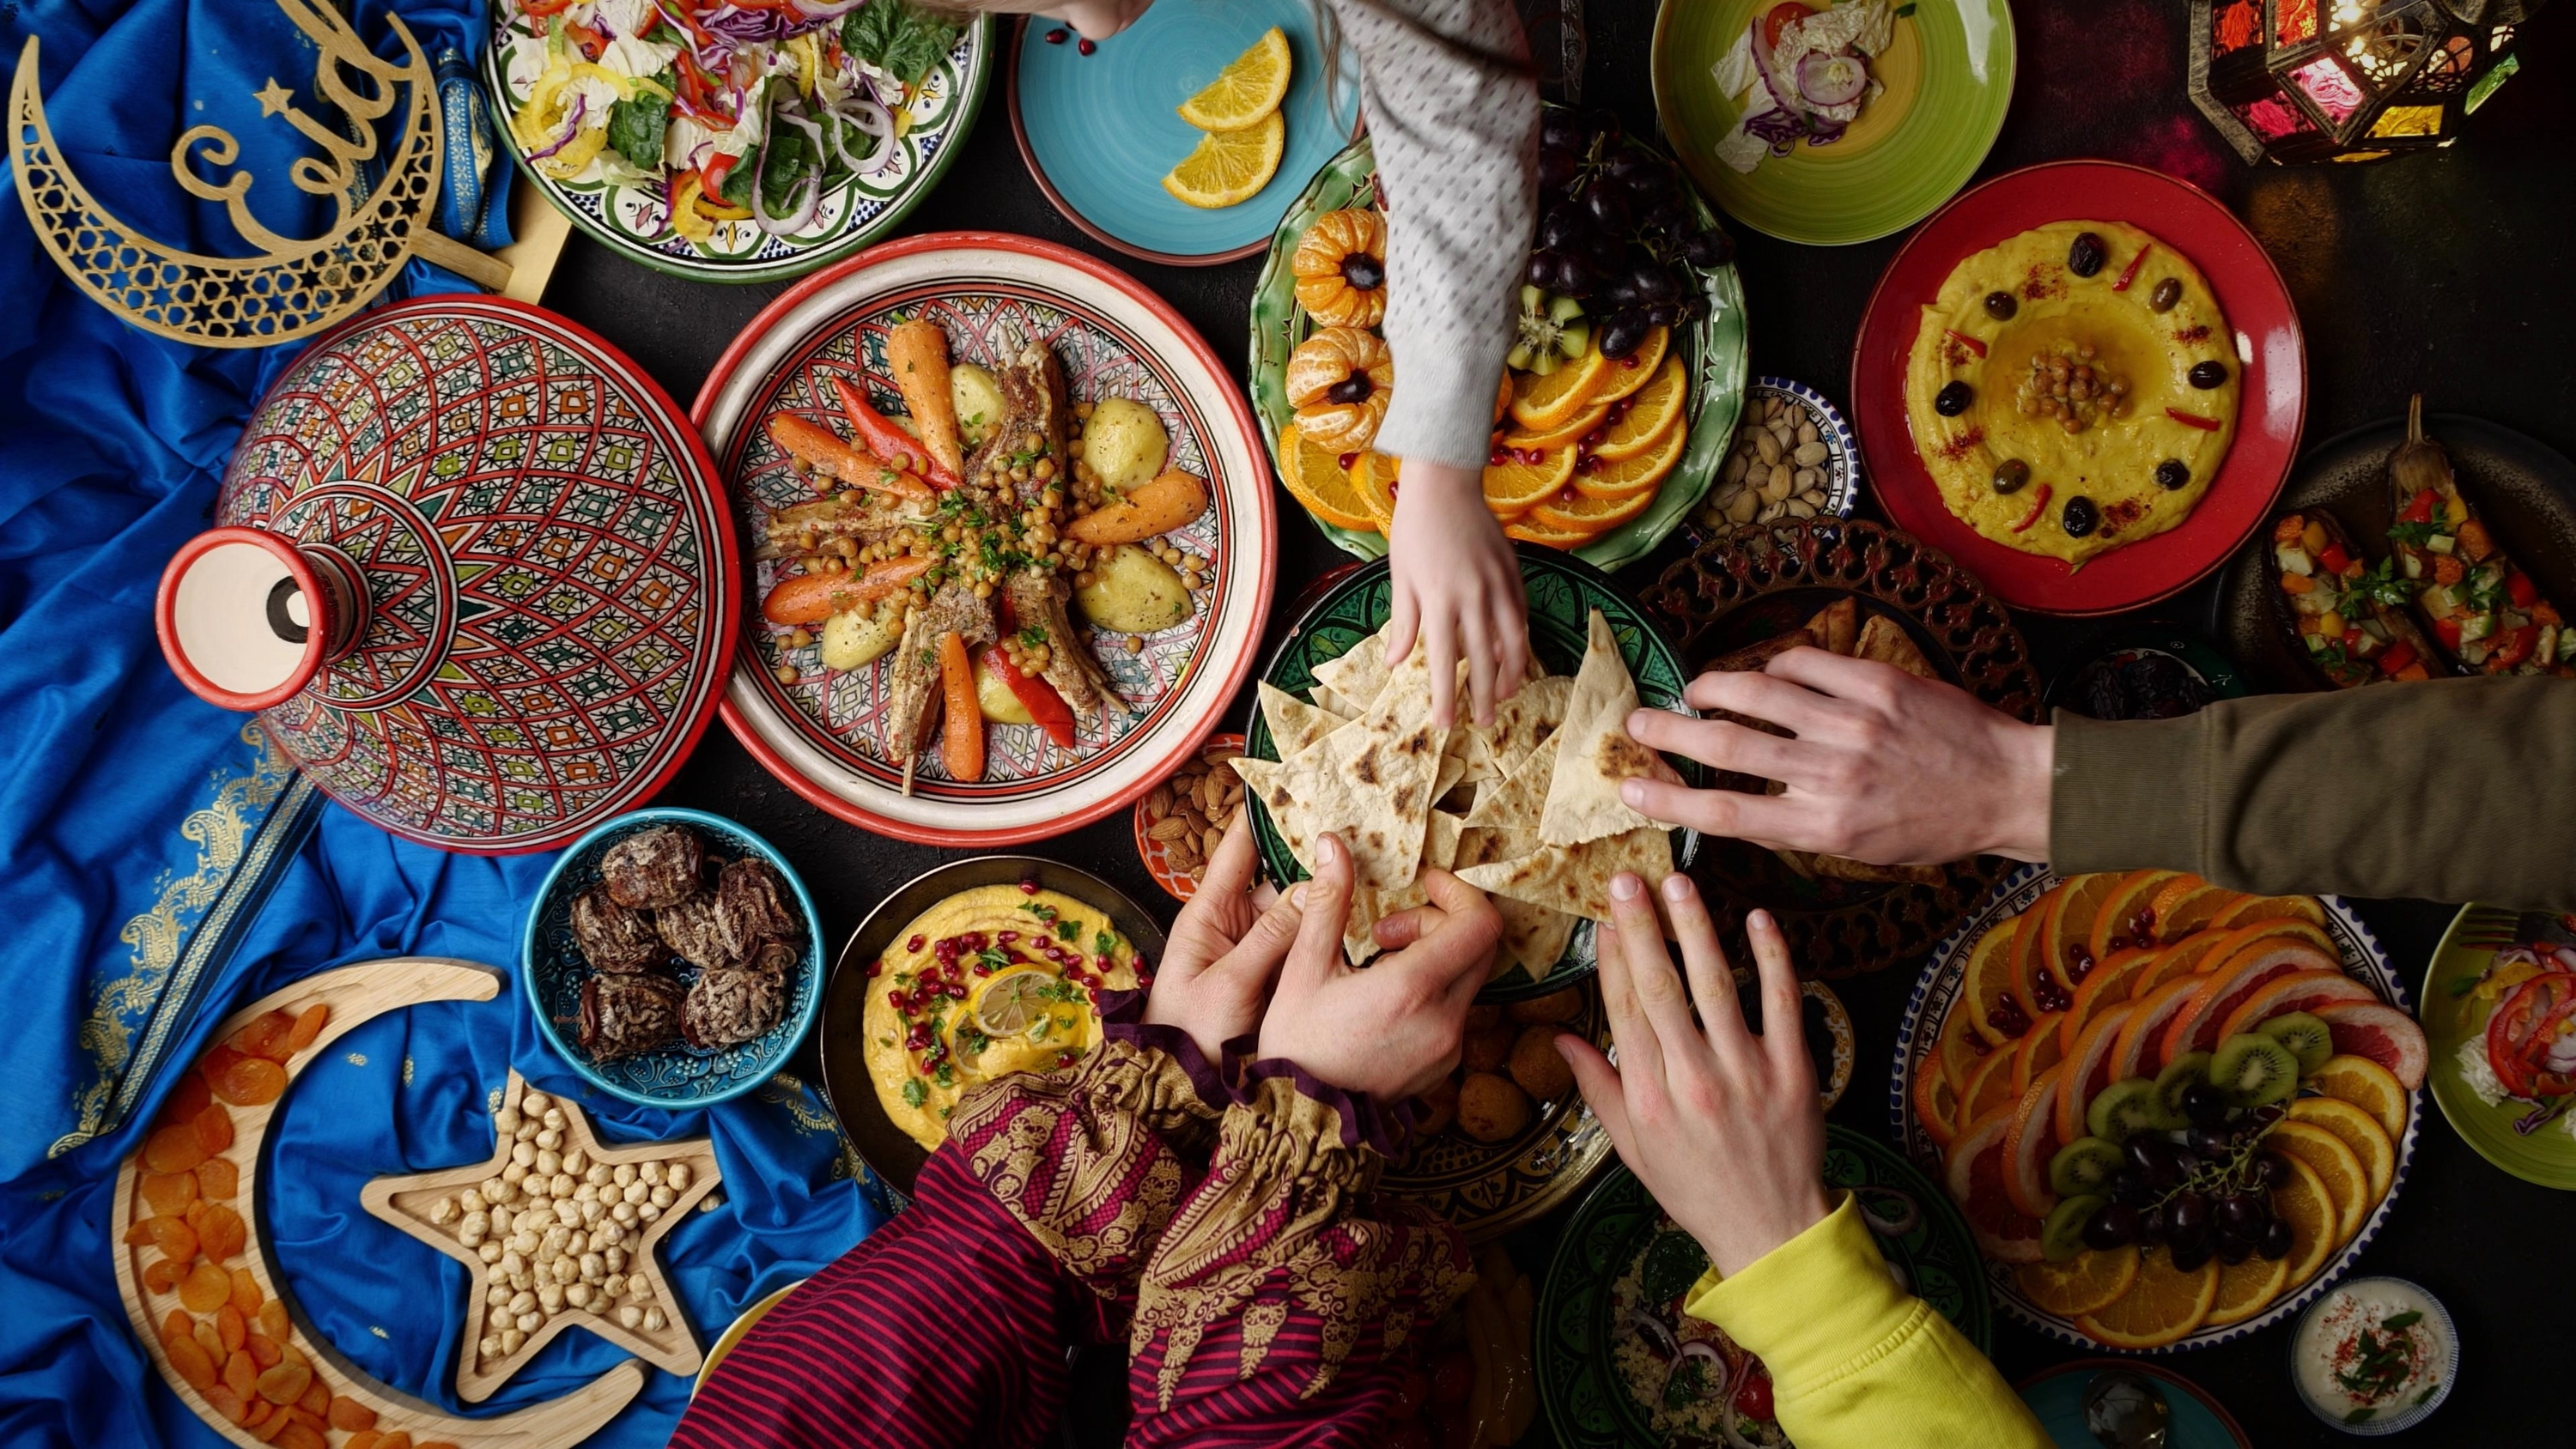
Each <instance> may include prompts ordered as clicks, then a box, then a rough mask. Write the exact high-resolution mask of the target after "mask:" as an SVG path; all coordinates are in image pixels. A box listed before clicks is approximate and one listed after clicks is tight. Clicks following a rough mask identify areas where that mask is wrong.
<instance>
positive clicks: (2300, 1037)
mask: <svg viewBox="0 0 2576 1449" xmlns="http://www.w3.org/2000/svg"><path fill="white" fill-rule="evenodd" d="M2254 1029H2255V1030H2256V1031H2258V1032H2261V1033H2262V1034H2263V1035H2265V1036H2268V1037H2270V1038H2271V1039H2272V1040H2274V1041H2276V1042H2279V1043H2280V1044H2281V1045H2283V1046H2285V1047H2288V1048H2289V1049H2290V1055H2292V1056H2294V1057H2297V1058H2298V1059H2299V1075H2300V1076H2302V1077H2309V1076H2314V1075H2316V1070H2317V1068H2319V1067H2322V1066H2324V1065H2325V1064H2326V1058H2328V1057H2330V1056H2333V1055H2334V1032H2333V1030H2332V1029H2330V1028H2329V1027H2327V1025H2326V1024H2325V1023H2324V1022H2322V1021H2319V1020H2317V1019H2316V1018H2315V1017H2313V1016H2310V1015H2308V1014H2307V1013H2306V1012H2304V1011H2291V1012H2284V1013H2282V1014H2281V1015H2279V1016H2276V1017H2273V1018H2272V1019H2271V1020H2269V1021H2267V1022H2265V1023H2263V1024H2262V1025H2261V1026H2258V1027H2256V1028H2254Z"/></svg>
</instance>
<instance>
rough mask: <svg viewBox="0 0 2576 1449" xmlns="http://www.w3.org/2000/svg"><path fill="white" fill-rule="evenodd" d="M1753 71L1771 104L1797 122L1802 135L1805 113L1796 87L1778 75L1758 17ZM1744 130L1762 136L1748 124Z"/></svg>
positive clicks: (1776, 64)
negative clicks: (1759, 79)
mask: <svg viewBox="0 0 2576 1449" xmlns="http://www.w3.org/2000/svg"><path fill="white" fill-rule="evenodd" d="M1753 69H1754V71H1755V72H1756V73H1758V74H1759V75H1760V76H1761V77H1762V88H1763V89H1764V90H1766V91H1769V92H1770V93H1771V104H1773V105H1775V106H1778V107H1779V108H1780V109H1781V110H1782V111H1785V112H1787V113H1788V115H1789V117H1790V119H1792V120H1795V121H1797V122H1798V123H1799V125H1800V130H1801V132H1802V133H1803V131H1804V127H1805V122H1806V113H1805V112H1804V111H1803V110H1802V109H1801V108H1800V107H1799V105H1798V99H1797V98H1798V90H1797V87H1795V86H1793V85H1791V84H1789V78H1788V77H1787V76H1784V75H1782V74H1780V65H1779V56H1778V54H1777V53H1776V52H1774V51H1773V50H1772V49H1771V41H1770V38H1769V37H1768V36H1766V35H1764V34H1763V27H1762V21H1761V19H1760V18H1759V17H1756V18H1755V19H1754V21H1753ZM1744 129H1745V130H1746V131H1747V132H1749V133H1751V134H1753V135H1756V136H1760V135H1761V134H1762V133H1761V132H1759V131H1756V130H1754V129H1753V127H1752V125H1751V124H1750V123H1748V124H1747V125H1746V126H1745V128H1744ZM1764 139H1766V140H1768V139H1769V138H1768V137H1765V138H1764ZM1793 139H1794V138H1793Z"/></svg>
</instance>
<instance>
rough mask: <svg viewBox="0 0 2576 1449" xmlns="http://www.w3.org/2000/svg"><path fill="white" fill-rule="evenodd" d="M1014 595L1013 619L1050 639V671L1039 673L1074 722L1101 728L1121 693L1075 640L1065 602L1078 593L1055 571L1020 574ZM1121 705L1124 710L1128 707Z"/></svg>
mask: <svg viewBox="0 0 2576 1449" xmlns="http://www.w3.org/2000/svg"><path fill="white" fill-rule="evenodd" d="M1010 593H1011V614H1012V617H1014V618H1016V619H1018V620H1019V623H1020V628H1021V629H1023V630H1028V629H1035V630H1038V631H1039V632H1040V633H1043V634H1044V635H1046V645H1047V658H1046V667H1045V668H1044V669H1041V670H1040V671H1038V672H1039V673H1040V674H1041V675H1043V676H1044V677H1045V679H1046V682H1047V683H1049V684H1052V685H1054V686H1055V692H1056V693H1058V694H1060V695H1063V696H1064V702H1065V707H1066V708H1068V709H1071V710H1072V711H1073V713H1074V716H1075V718H1077V719H1080V720H1081V721H1082V722H1083V723H1084V724H1089V725H1097V724H1099V723H1100V719H1101V713H1102V709H1103V706H1104V703H1105V702H1107V701H1113V700H1117V699H1118V692H1117V691H1116V690H1115V689H1113V688H1112V687H1111V686H1110V683H1109V675H1108V672H1107V671H1106V670H1103V669H1102V668H1101V667H1100V661H1099V660H1097V659H1095V658H1093V657H1092V655H1091V651H1090V650H1089V649H1088V648H1085V647H1084V646H1083V644H1082V641H1081V640H1080V638H1079V637H1077V636H1076V635H1075V634H1074V632H1073V621H1072V620H1070V619H1068V618H1066V617H1065V613H1064V606H1065V601H1066V600H1068V599H1070V598H1072V597H1073V590H1072V588H1071V587H1070V586H1069V585H1067V584H1066V583H1065V581H1064V575H1063V574H1060V573H1058V572H1056V571H1055V570H1053V569H1037V568H1030V569H1021V570H1020V571H1019V572H1017V573H1014V574H1013V575H1011V586H1010ZM1119 702H1120V704H1121V706H1122V708H1123V706H1124V701H1119Z"/></svg>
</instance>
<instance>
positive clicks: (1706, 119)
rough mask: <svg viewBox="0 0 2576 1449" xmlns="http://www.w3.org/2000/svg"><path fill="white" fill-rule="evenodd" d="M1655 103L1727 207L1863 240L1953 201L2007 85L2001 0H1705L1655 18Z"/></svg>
mask: <svg viewBox="0 0 2576 1449" xmlns="http://www.w3.org/2000/svg"><path fill="white" fill-rule="evenodd" d="M1652 64H1653V72H1654V84H1655V114H1656V116H1657V117H1658V118H1659V119H1660V120H1661V121H1662V122H1663V128H1664V134H1665V135H1667V136H1669V137H1671V138H1672V139H1673V145H1674V147H1675V149H1676V150H1677V151H1678V153H1679V154H1680V156H1681V162H1682V166H1683V167H1684V168H1685V169H1686V170H1688V171H1689V172H1690V174H1691V179H1692V180H1694V181H1696V182H1698V183H1699V187H1700V189H1701V190H1702V191H1704V192H1706V193H1708V196H1709V198H1710V199H1711V200H1713V201H1715V202H1716V203H1717V204H1718V206H1719V207H1720V208H1722V209H1723V210H1724V211H1725V212H1726V214H1727V215H1729V216H1731V217H1733V218H1735V219H1736V220H1737V221H1740V222H1742V223H1744V224H1745V225H1746V226H1749V227H1752V228H1753V229H1754V230H1755V231H1759V232H1766V233H1768V234H1770V235H1772V236H1776V237H1779V238H1781V239H1783V240H1785V241H1793V242H1805V243H1808V244H1810V245H1817V246H1835V245H1841V244H1844V243H1849V242H1865V241H1871V240H1875V239H1876V238H1879V237H1883V236H1886V235H1888V234H1889V233H1891V232H1897V231H1902V230H1904V229H1905V228H1906V227H1909V226H1912V225H1913V224H1914V223H1916V222H1918V221H1920V220H1922V219H1923V218H1924V217H1925V216H1927V215H1929V214H1930V213H1931V212H1932V210H1933V209H1934V208H1935V207H1938V206H1939V205H1940V204H1941V203H1942V202H1944V201H1947V200H1949V199H1950V197H1951V195H1952V194H1953V193H1955V192H1956V191H1958V189H1959V188H1960V187H1961V186H1964V185H1966V184H1967V181H1968V178H1969V177H1970V176H1973V175H1975V174H1976V170H1977V167H1978V165H1979V164H1980V163H1982V162H1983V161H1984V160H1985V159H1986V151H1987V149H1988V148H1989V147H1991V146H1993V145H1994V142H1995V136H1996V135H1997V133H1999V132H2000V131H2001V130H2002V129H2003V124H2004V111H2005V109H2006V107H2007V106H2008V105H2009V104H2010V102H2011V100H2012V91H2013V19H2012V10H2011V8H2010V7H2009V6H2007V5H2006V4H2005V3H2004V0H1922V3H1908V0H1834V3H1820V4H1815V5H1809V4H1805V3H1802V0H1776V3H1775V0H1717V3H1714V4H1683V3H1676V0H1666V3H1665V4H1664V5H1663V6H1662V7H1661V8H1660V9H1659V10H1658V11H1657V12H1656V16H1655V47H1654V59H1653V62H1652Z"/></svg>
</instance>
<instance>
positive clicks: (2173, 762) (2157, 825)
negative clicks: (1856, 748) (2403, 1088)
mask: <svg viewBox="0 0 2576 1449" xmlns="http://www.w3.org/2000/svg"><path fill="white" fill-rule="evenodd" d="M2055 724H2056V727H2057V729H2056V756H2055V760H2054V762H2053V768H2052V770H2051V774H2052V777H2053V778H2052V782H2051V785H2052V788H2051V792H2050V798H2049V831H2048V834H2049V860H2050V862H2051V864H2053V865H2054V866H2055V867H2056V868H2057V869H2058V870H2060V871H2062V872H2067V873H2073V872H2077V871H2095V870H2135V869H2144V868H2148V867H2164V868H2167V869H2176V870H2190V871H2196V872H2198V873H2199V874H2201V875H2203V876H2206V877H2208V878H2209V879H2210V880H2213V881H2216V882H2217V883H2219V884H2220V885H2224V886H2228V887H2231V888H2233V889H2236V890H2243V891H2254V892H2258V893H2260V894H2264V895H2284V894H2289V893H2292V892H2320V891H2331V892H2337V893H2340V894H2345V895H2357V896H2415V897H2420V898H2423V899H2426V900H2436V901H2468V900H2478V901H2483V902H2486V903H2488V904H2490V905H2499V906H2507V907H2512V908H2516V909H2523V910H2564V909H2569V908H2571V907H2576V808H2571V803H2576V684H2570V683H2568V682H2567V681H2565V680H2562V679H2547V678H2511V679H2449V680H2436V681H2432V682H2428V683H2422V684H2399V685H2385V684H2383V685H2372V686H2366V687H2364V688H2361V689H2352V690H2342V691H2338V692H2335V693H2332V694H2290V695H2263V696H2258V697H2255V698H2251V699H2231V700H2223V701H2221V702H2219V703H2217V704H2213V705H2211V706H2210V707H2208V708H2207V709H2204V710H2202V711H2201V712H2200V713H2198V714H2194V715H2187V716H2184V717H2183V718H2180V719H2169V720H2132V721H2127V722H2123V723H2117V724H2111V723H2104V722H2102V721H2099V720H2092V719H2087V718H2085V717H2083V716H2082V715H2077V714H2072V713H2069V712H2067V711H2064V710H2060V711H2058V714H2057V718H2056V720H2055Z"/></svg>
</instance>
